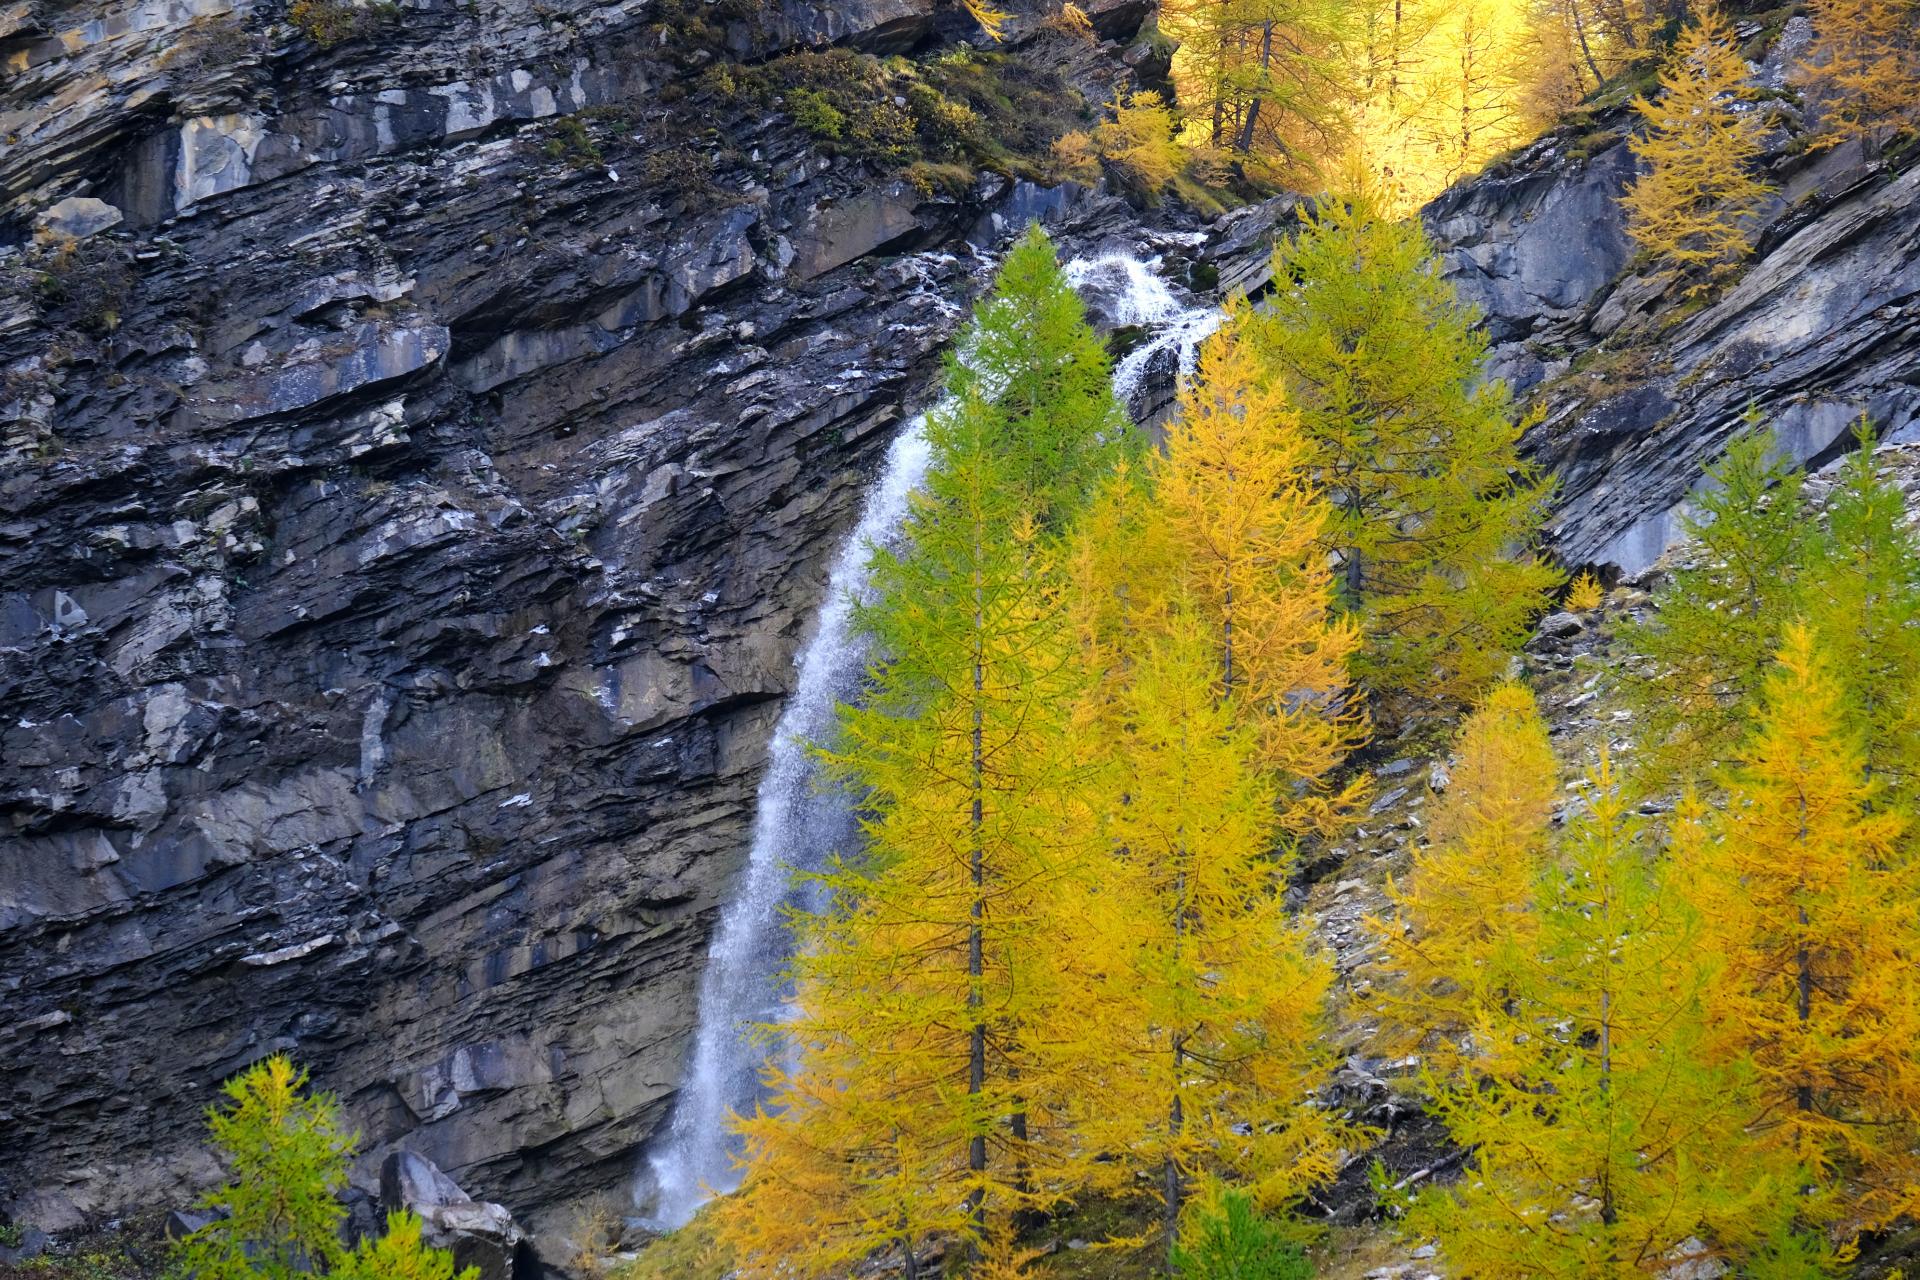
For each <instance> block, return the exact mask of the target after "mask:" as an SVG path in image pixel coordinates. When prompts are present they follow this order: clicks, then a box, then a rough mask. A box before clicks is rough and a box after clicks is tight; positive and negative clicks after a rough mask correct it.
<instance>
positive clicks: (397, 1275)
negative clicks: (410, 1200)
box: [328, 1209, 480, 1280]
mask: <svg viewBox="0 0 1920 1280" xmlns="http://www.w3.org/2000/svg"><path fill="white" fill-rule="evenodd" d="M421 1227H422V1223H421V1221H420V1215H419V1214H417V1213H414V1212H413V1211H412V1210H410V1209H402V1210H399V1211H397V1212H394V1213H389V1214H388V1215H387V1229H386V1231H385V1232H384V1233H382V1234H381V1235H378V1236H370V1237H368V1238H367V1239H365V1240H362V1241H361V1242H360V1243H359V1244H358V1245H356V1246H355V1247H354V1249H353V1251H352V1252H351V1253H347V1254H345V1255H344V1256H343V1257H342V1258H341V1259H340V1262H339V1263H338V1264H337V1265H336V1266H335V1267H334V1268H333V1270H332V1271H330V1272H329V1273H328V1274H329V1275H331V1276H332V1277H333V1278H334V1280H480V1269H479V1268H478V1267H466V1268H463V1269H462V1270H460V1271H459V1272H458V1273H456V1272H455V1271H454V1265H453V1254H452V1253H451V1252H450V1251H448V1250H446V1249H436V1248H434V1247H433V1246H432V1245H430V1244H427V1243H426V1242H425V1241H423V1240H422V1239H421V1238H420V1232H421Z"/></svg>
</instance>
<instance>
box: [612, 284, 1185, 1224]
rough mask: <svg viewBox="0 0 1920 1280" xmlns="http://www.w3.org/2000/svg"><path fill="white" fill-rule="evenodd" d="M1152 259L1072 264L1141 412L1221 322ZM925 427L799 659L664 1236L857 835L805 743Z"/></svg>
mask: <svg viewBox="0 0 1920 1280" xmlns="http://www.w3.org/2000/svg"><path fill="white" fill-rule="evenodd" d="M1154 265H1155V264H1154V263H1153V262H1151V261H1142V260H1140V259H1138V258H1135V257H1132V256H1129V255H1127V254H1119V253H1115V254H1107V255H1104V256H1101V257H1098V258H1093V259H1086V258H1080V259H1075V260H1074V261H1072V262H1070V263H1068V264H1067V267H1066V273H1067V278H1068V280H1069V281H1071V282H1072V284H1073V286H1074V287H1075V288H1076V289H1078V290H1080V292H1081V293H1082V295H1083V296H1085V297H1087V298H1088V299H1089V300H1090V301H1091V302H1093V303H1094V304H1095V305H1096V306H1097V307H1098V308H1099V309H1100V310H1101V311H1102V312H1104V313H1105V314H1107V315H1108V316H1110V317H1111V319H1112V320H1113V321H1114V322H1115V323H1116V324H1118V325H1122V326H1129V327H1138V328H1140V329H1142V330H1144V331H1145V333H1146V337H1145V338H1144V340H1142V341H1141V342H1140V343H1139V344H1138V345H1137V346H1135V347H1134V348H1133V350H1131V351H1129V352H1128V353H1127V354H1126V355H1125V356H1124V357H1123V358H1122V359H1121V360H1120V361H1119V362H1118V363H1117V364H1116V365H1115V367H1114V374H1113V387H1114V392H1115V394H1116V395H1118V396H1119V398H1120V400H1121V402H1122V403H1123V404H1126V405H1127V406H1128V407H1129V410H1130V411H1131V409H1132V407H1133V403H1134V401H1135V399H1136V397H1137V393H1138V392H1139V391H1140V389H1141V387H1142V385H1143V383H1144V382H1145V380H1146V378H1147V377H1148V376H1149V374H1150V373H1151V372H1153V371H1154V369H1155V367H1156V365H1158V364H1159V363H1161V362H1164V361H1166V360H1168V359H1171V360H1172V361H1173V362H1174V364H1175V368H1176V370H1177V373H1178V375H1179V376H1180V377H1185V376H1186V375H1187V374H1188V373H1190V372H1191V371H1192V368H1193V360H1194V352H1195V349H1196V348H1197V347H1198V345H1199V343H1200V342H1201V341H1202V340H1203V339H1205V338H1206V336H1207V335H1208V334H1210V333H1212V332H1213V331H1214V329H1216V328H1217V327H1218V326H1219V323H1220V312H1219V310H1218V309H1217V308H1214V307H1210V306H1202V307H1192V306H1188V305H1186V304H1185V303H1183V302H1181V301H1180V300H1179V299H1178V298H1176V297H1175V296H1174V294H1173V291H1172V290H1171V289H1169V288H1168V286H1167V284H1166V282H1165V281H1164V280H1162V279H1161V278H1160V277H1159V276H1158V275H1156V274H1155V273H1154V270H1153V268H1154ZM925 422H926V419H925V418H924V416H923V417H920V418H916V419H914V421H913V422H912V423H911V424H910V425H908V426H907V427H906V428H905V429H904V430H903V431H901V433H900V435H899V437H898V438H897V439H895V440H894V442H893V445H892V447H891V448H890V449H889V450H888V452H887V458H886V464H885V466H884V467H883V468H882V470H881V474H880V478H879V480H878V482H877V484H876V485H875V486H874V488H873V490H872V492H871V493H870V494H869V495H868V497H867V501H866V506H865V508H864V510H863V511H862V513H861V516H860V521H859V524H858V525H856V526H855V528H854V530H853V532H852V534H851V535H849V537H848V539H847V541H846V544H845V545H844V546H843V547H842V548H841V549H840V553H839V555H838V557H837V558H836V559H835V561H834V564H833V569H832V573H831V575H830V577H829V579H828V582H827V594H826V598H825V600H824V601H823V602H822V604H821V608H820V616H819V618H818V620H817V622H816V624H815V627H814V631H813V635H812V638H811V639H810V640H809V641H808V642H807V644H806V646H805V648H803V649H802V651H801V653H800V656H799V659H798V672H799V674H798V679H797V680H796V681H795V684H794V688H793V693H792V694H791V695H790V696H789V697H788V699H787V704H786V707H785V709H784V710H783V711H782V712H781V715H780V719H779V721H778V723H777V724H776V725H775V726H774V732H773V742H772V746H771V749H770V752H769V759H768V764H767V772H766V775H765V777H764V778H763V779H762V781H761V783H760V792H759V798H758V803H757V805H756V811H755V815H754V826H753V844H752V846H751V849H750V851H749V852H748V855H747V862H746V865H745V866H744V867H743V868H742V869H741V871H740V874H739V879H738V880H737V882H736V884H735V887H734V895H733V898H732V900H731V901H730V902H729V903H728V904H727V906H726V908H725V910H724V911H723V912H722V913H721V916H720V920H719V923H718V925H717V926H716V928H715V930H714V935H713V943H712V947H711V949H710V951H709V953H708V959H707V967H706V970H705V972H704V973H703V974H702V975H701V980H700V1003H699V1015H698V1022H697V1025H696V1026H695V1030H694V1047H693V1054H692V1056H691V1058H690V1059H689V1060H688V1063H687V1068H686V1074H685V1076H684V1077H683V1079H682V1083H681V1089H680V1094H679V1097H678V1098H677V1099H676V1100H675V1104H674V1111H673V1118H672V1120H671V1121H670V1122H669V1124H668V1126H667V1128H666V1130H665V1131H664V1133H663V1134H662V1135H661V1137H660V1139H659V1140H658V1141H657V1142H656V1144H655V1146H654V1148H653V1150H652V1152H651V1153H650V1154H649V1156H648V1158H647V1166H648V1167H647V1169H645V1170H643V1171H642V1174H641V1185H640V1186H639V1187H638V1188H637V1189H636V1191H637V1194H636V1199H637V1200H639V1201H640V1202H641V1203H642V1204H643V1205H647V1207H648V1208H649V1213H648V1217H649V1220H650V1222H651V1223H652V1224H653V1225H655V1226H657V1227H659V1228H661V1229H671V1228H674V1227H678V1226H681V1225H682V1224H684V1223H685V1222H686V1221H687V1220H688V1219H690V1218H691V1217H692V1216H693V1214H694V1212H695V1211H696V1210H697V1209H698V1208H699V1207H700V1206H701V1205H702V1204H704V1203H705V1202H706V1201H707V1200H708V1199H709V1198H711V1196H712V1195H713V1194H715V1193H722V1194H724V1193H725V1192H727V1191H730V1190H732V1189H733V1188H734V1187H735V1186H737V1185H738V1183H739V1174H738V1172H737V1171H736V1170H735V1169H734V1167H733V1166H734V1157H735V1155H736V1153H737V1152H738V1150H739V1143H738V1141H737V1139H736V1138H735V1137H734V1135H733V1134H732V1132H731V1131H730V1128H729V1117H730V1115H731V1114H732V1113H733V1112H735V1111H751V1110H752V1109H753V1107H754V1105H755V1104H756V1103H757V1102H758V1101H759V1099H760V1097H761V1087H760V1069H761V1066H762V1064H763V1063H764V1062H765V1061H766V1055H767V1052H768V1051H767V1048H766V1046H765V1044H764V1042H761V1041H758V1040H756V1039H755V1038H754V1037H753V1036H752V1030H753V1028H754V1027H755V1026H758V1025H762V1024H768V1023H775V1022H778V1021H780V1020H781V1018H782V1014H783V1011H784V1010H785V1008H786V1000H787V997H788V995H789V994H790V993H789V991H788V989H787V986H786V983H785V981H784V977H783V973H784V971H785V969H786V965H787V961H788V957H789V949H788V936H787V930H786V927H785V923H784V921H783V919H782V912H783V908H784V907H786V906H788V905H791V904H793V903H795V902H796V901H797V898H796V890H795V888H794V885H793V872H794V871H795V870H801V871H807V870H817V869H819V868H820V867H821V866H823V865H824V864H825V862H826V859H827V858H828V857H829V856H831V855H832V854H833V853H834V852H836V851H839V850H844V849H846V848H847V846H848V843H849V841H850V840H851V839H852V838H853V837H854V835H855V832H856V827H855V824H854V819H853V815H852V813H851V812H850V811H849V810H848V808H847V805H846V802H845V799H844V797H842V796H840V795H838V794H836V793H834V792H831V791H824V790H820V789H818V788H816V786H815V780H814V776H813V767H812V760H811V758H810V757H809V755H808V751H807V744H808V743H809V742H812V741H818V740H820V739H822V738H823V737H825V736H826V735H827V734H828V733H829V732H830V731H831V729H832V727H833V717H834V707H835V705H836V704H837V703H838V702H839V700H840V699H842V698H844V697H846V696H848V695H849V694H851V693H852V692H853V691H854V689H855V687H856V685H857V683H858V680H859V677H860V673H861V671H862V669H863V667H864V665H865V661H866V646H865V643H864V640H863V638H862V637H861V636H860V635H859V634H857V633H856V632H855V631H854V629H853V626H852V612H853V609H852V605H853V601H854V600H856V599H857V598H859V597H860V596H861V594H862V593H863V592H864V591H865V590H866V589H867V563H868V559H869V556H870V553H871V551H872V549H873V548H874V547H876V546H886V545H888V544H889V543H890V542H891V541H892V540H894V539H895V538H897V537H898V536H899V532H900V529H901V527H902V524H903V522H904V521H905V519H906V515H907V510H908V504H909V498H910V497H911V495H912V493H913V491H914V490H915V489H916V488H917V487H918V486H919V484H920V482H921V480H922V478H923V477H924V476H925V474H926V469H927V462H928V447H927V439H926V435H925V431H924V428H925ZM648 1201H650V1202H651V1203H650V1205H648Z"/></svg>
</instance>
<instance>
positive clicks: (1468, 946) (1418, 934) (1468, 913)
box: [1368, 684, 1559, 1056]
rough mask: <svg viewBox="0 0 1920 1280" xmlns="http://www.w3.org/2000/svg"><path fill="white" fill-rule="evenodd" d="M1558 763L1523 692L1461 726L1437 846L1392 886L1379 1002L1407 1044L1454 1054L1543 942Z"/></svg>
mask: <svg viewBox="0 0 1920 1280" xmlns="http://www.w3.org/2000/svg"><path fill="white" fill-rule="evenodd" d="M1558 783H1559V765H1558V763H1557V762H1556V761H1555V759H1554V756H1553V748H1552V746H1551V745H1550V744H1549V743H1548V741H1547V727H1546V724H1545V722H1544V721H1542V720H1541V718H1540V709H1539V707H1538V705H1537V704H1536V703H1535V702H1534V698H1533V694H1532V693H1530V692H1529V691H1528V690H1527V688H1526V686H1525V685H1521V684H1502V685H1498V686H1496V687H1495V688H1494V689H1493V690H1492V691H1491V692H1489V693H1488V694H1487V696H1486V697H1485V698H1484V699H1483V700H1482V701H1481V703H1480V705H1479V706H1478V707H1476V708H1475V709H1474V712H1473V714H1472V715H1470V716H1469V717H1467V722H1466V724H1465V725H1464V726H1462V728H1461V731H1460V736H1459V739H1458V741H1457V742H1456V744H1455V747H1454V760H1453V763H1452V767H1451V779H1450V781H1449V783H1448V785H1447V789H1446V790H1445V791H1444V792H1442V793H1440V795H1439V796H1438V798H1437V799H1436V801H1435V803H1434V805H1433V807H1432V810H1431V814H1432V816H1431V819H1430V822H1431V825H1430V827H1429V830H1428V844H1427V846H1426V847H1425V848H1423V849H1417V850H1416V851H1415V853H1414V855H1413V867H1412V869H1411V870H1410V871H1409V873H1408V874H1407V876H1406V877H1405V878H1404V879H1403V880H1400V881H1390V882H1389V883H1388V885H1387V895H1388V898H1389V899H1390V900H1391V902H1392V903H1393V908H1394V910H1393V914H1392V916H1391V917H1389V918H1386V919H1371V918H1370V919H1369V921H1368V927H1369V928H1370V929H1371V930H1372V932H1373V933H1374V935H1375V936H1376V937H1377V938H1378V939H1379V943H1380V951H1379V956H1378V959H1377V960H1376V962H1375V967H1376V968H1377V969H1378V970H1379V977H1380V981H1379V986H1378V987H1377V989H1376V991H1375V993H1374V997H1373V999H1374V1002H1375V1004H1376V1006H1377V1007H1378V1008H1379V1009H1380V1011H1381V1013H1382V1015H1383V1017H1384V1018H1385V1020H1386V1026H1385V1027H1384V1028H1383V1031H1384V1032H1385V1033H1386V1034H1388V1035H1389V1036H1390V1037H1393V1038H1395V1039H1397V1040H1399V1041H1400V1042H1401V1043H1402V1045H1403V1047H1409V1048H1411V1047H1415V1046H1417V1045H1419V1044H1421V1043H1422V1042H1424V1041H1428V1040H1432V1039H1434V1038H1435V1037H1438V1038H1439V1039H1438V1040H1437V1041H1436V1043H1435V1046H1434V1051H1435V1052H1438V1053H1439V1054H1441V1055H1442V1056H1445V1055H1447V1054H1448V1053H1449V1052H1450V1050H1449V1046H1448V1045H1447V1043H1446V1038H1447V1037H1457V1036H1458V1035H1460V1034H1461V1033H1462V1032H1463V1031H1465V1030H1466V1029H1467V1028H1468V1027H1469V1026H1470V1025H1471V1023H1472V1021H1473V1018H1474V1016H1475V1010H1477V1009H1478V1008H1480V1007H1481V1006H1483V1005H1486V1004H1488V1003H1497V1002H1498V1000H1499V998H1500V996H1499V993H1500V992H1503V991H1505V990H1507V989H1509V988H1510V987H1511V986H1512V985H1513V982H1514V976H1515V974H1516V973H1517V972H1518V971H1519V970H1520V969H1521V968H1522V967H1523V966H1525V965H1526V964H1528V963H1530V956H1531V952H1532V949H1533V947H1534V945H1535V941H1536V936H1535V935H1536V934H1537V932H1538V928H1539V921H1538V920H1537V919H1536V918H1535V917H1534V916H1533V915H1532V914H1531V912H1530V911H1529V909H1528V892H1529V890H1530V888H1531V886H1532V883H1533V881H1534V878H1535V877H1536V876H1537V875H1538V874H1539V871H1540V867H1541V865H1542V862H1543V860H1544V859H1545V858H1546V856H1547V846H1548V823H1549V819H1550V818H1551V816H1552V812H1553V806H1554V802H1555V801H1556V799H1557V798H1558V796H1559V785H1558Z"/></svg>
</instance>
